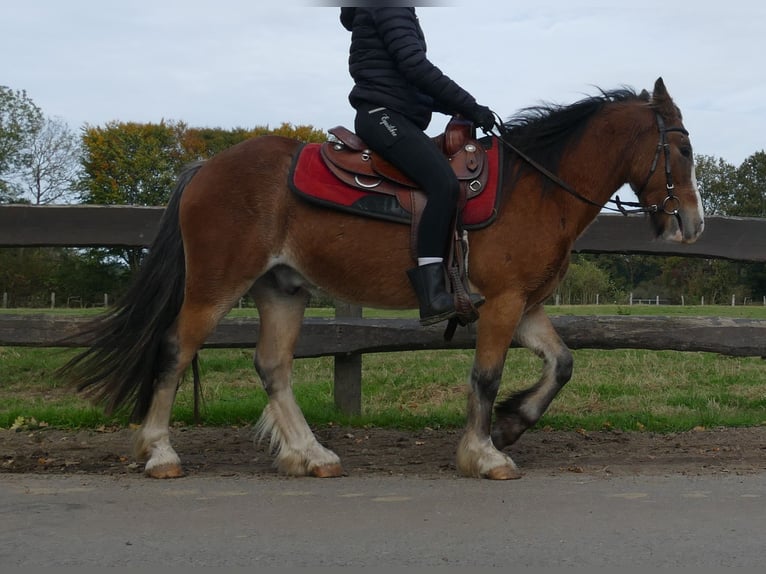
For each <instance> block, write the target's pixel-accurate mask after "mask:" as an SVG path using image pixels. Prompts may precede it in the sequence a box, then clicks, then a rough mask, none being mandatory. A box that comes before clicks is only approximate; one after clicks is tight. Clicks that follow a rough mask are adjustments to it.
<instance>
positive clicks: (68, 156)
mask: <svg viewBox="0 0 766 574" xmlns="http://www.w3.org/2000/svg"><path fill="white" fill-rule="evenodd" d="M79 147H80V143H79V139H78V138H77V136H75V134H74V133H72V131H71V130H70V129H69V126H67V124H66V123H65V122H64V121H63V120H60V119H54V118H46V119H45V120H44V121H43V123H42V125H41V127H40V129H39V130H38V131H37V133H35V134H34V137H33V138H32V141H31V142H30V143H29V148H28V150H27V152H26V153H25V156H26V157H25V159H24V162H23V165H22V166H21V168H20V173H19V175H18V177H17V182H18V186H19V188H20V189H21V190H22V192H23V193H25V195H26V196H27V197H29V198H30V199H31V200H32V203H34V204H35V205H42V204H46V203H66V201H67V200H69V199H71V198H73V197H74V193H75V192H74V186H75V184H76V182H77V175H78V171H79V163H78V161H79V155H80V154H79Z"/></svg>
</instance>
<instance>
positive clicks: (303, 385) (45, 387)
mask: <svg viewBox="0 0 766 574" xmlns="http://www.w3.org/2000/svg"><path fill="white" fill-rule="evenodd" d="M73 353H74V351H73V350H55V349H54V350H50V349H31V348H18V347H0V365H2V371H1V373H2V374H1V375H0V427H3V428H8V427H10V426H11V425H13V424H14V422H16V421H19V420H22V421H25V422H26V423H29V421H31V420H32V419H34V420H35V421H37V422H36V423H35V424H39V423H44V424H47V425H50V426H54V427H63V428H72V427H96V426H100V425H115V424H117V425H124V424H127V418H126V417H125V416H124V415H121V416H117V417H106V416H105V415H103V414H102V413H101V411H100V410H98V409H95V408H93V407H91V406H90V405H89V404H88V403H87V402H86V401H85V400H84V399H82V398H81V397H79V396H78V395H76V394H75V393H73V392H72V391H71V390H70V389H67V388H65V387H62V386H61V383H60V381H58V380H57V379H56V377H55V376H54V371H55V369H56V367H57V366H59V365H61V364H63V362H64V361H65V360H66V359H67V358H68V357H70V356H71V355H72V354H73ZM574 355H575V372H574V376H573V378H572V381H571V382H570V383H569V384H568V385H567V386H566V387H565V388H564V389H563V390H562V392H561V393H560V394H559V396H558V397H557V398H556V400H555V401H554V402H553V404H552V405H551V407H550V408H549V409H548V412H547V413H546V415H545V416H544V417H543V419H542V420H541V421H540V423H539V426H541V427H549V428H552V429H575V428H583V429H587V430H597V429H605V428H607V429H608V428H617V429H623V430H652V431H658V432H669V431H675V430H684V429H690V428H694V427H697V426H704V427H718V426H752V425H760V424H766V376H765V375H766V362H765V361H764V360H762V359H760V358H732V357H724V356H720V355H715V354H710V353H680V352H671V351H667V352H665V351H660V352H657V351H637V350H616V351H595V350H578V351H575V352H574ZM471 360H472V353H471V352H470V351H462V350H459V351H454V350H453V351H418V352H409V353H386V354H370V355H365V357H364V360H363V374H362V380H363V387H362V392H363V406H362V410H363V414H362V416H360V417H347V416H344V415H342V414H340V413H339V412H338V411H336V409H335V407H334V402H333V361H332V359H331V358H328V357H322V358H318V359H300V360H297V361H296V362H295V370H294V385H295V393H296V397H297V400H298V403H299V404H300V405H301V408H302V409H303V411H304V413H305V415H306V418H307V420H308V421H309V423H310V424H312V425H327V424H330V423H332V424H340V425H352V426H367V425H369V426H379V427H398V428H423V427H426V426H428V427H432V428H436V427H459V426H461V425H462V424H463V421H464V411H465V392H466V383H467V379H468V373H469V372H470V366H471ZM201 369H202V380H203V383H204V389H205V390H204V396H205V408H204V414H203V423H204V424H207V425H243V424H251V423H253V422H254V421H256V420H257V419H258V416H259V415H260V412H261V411H262V409H263V407H264V406H265V404H266V394H265V392H264V391H263V390H262V388H261V386H260V383H259V381H258V378H257V376H256V374H255V371H254V369H253V367H252V361H251V353H250V352H248V351H244V350H241V349H205V350H203V351H202V353H201ZM539 371H540V362H539V360H538V359H537V357H535V356H534V355H532V354H531V353H530V352H528V351H526V350H524V349H511V350H510V351H509V355H508V361H507V364H506V367H505V372H504V378H503V386H502V388H501V396H503V395H505V394H507V393H509V392H511V391H513V390H519V389H522V388H525V387H527V386H529V385H530V384H532V383H533V382H534V381H535V380H536V378H537V376H538V375H539ZM192 404H193V402H192V396H191V383H190V381H187V382H186V383H185V384H184V385H182V387H181V391H180V392H179V396H178V399H177V401H176V406H175V409H174V420H175V421H182V422H184V423H186V424H191V423H192V422H193V416H192V414H193V408H192ZM19 417H22V419H19Z"/></svg>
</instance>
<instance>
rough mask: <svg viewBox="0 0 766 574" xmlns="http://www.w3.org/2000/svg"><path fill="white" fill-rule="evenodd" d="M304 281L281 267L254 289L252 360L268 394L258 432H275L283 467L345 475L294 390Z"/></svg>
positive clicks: (279, 464) (277, 463) (315, 473)
mask: <svg viewBox="0 0 766 574" xmlns="http://www.w3.org/2000/svg"><path fill="white" fill-rule="evenodd" d="M300 283H301V281H300V278H299V277H298V276H297V274H295V273H294V272H292V271H290V270H289V269H286V268H281V269H276V270H274V271H272V272H271V273H270V274H268V275H266V276H264V277H262V278H261V279H260V280H258V282H256V284H255V285H254V286H253V288H252V290H251V293H252V295H253V298H254V299H255V303H256V306H257V307H258V313H259V316H260V333H259V336H258V345H257V347H256V351H255V358H254V361H253V362H254V364H255V369H256V371H257V372H258V375H259V376H260V378H261V382H262V383H263V387H264V388H265V389H266V393H267V394H268V396H269V402H268V404H267V405H266V408H265V409H264V411H263V414H262V415H261V418H260V420H259V421H258V425H257V432H258V435H259V437H260V438H265V437H266V436H267V435H271V448H272V450H273V452H274V454H275V456H276V460H275V463H274V465H275V466H276V468H277V469H278V470H279V471H280V472H282V473H284V474H289V475H294V476H304V475H312V476H317V477H322V478H324V477H334V476H340V475H341V474H342V473H343V470H342V468H341V465H340V459H339V458H338V455H336V454H335V453H334V452H332V451H330V450H328V449H326V448H324V447H323V446H322V445H321V444H319V442H318V441H317V440H316V437H315V436H314V433H312V432H311V429H310V428H309V426H308V423H307V422H306V419H305V418H304V416H303V413H302V412H301V410H300V407H299V406H298V404H297V403H296V402H295V396H294V395H293V390H292V381H291V374H292V366H293V351H294V349H295V344H296V342H297V340H298V335H299V333H300V328H301V323H302V321H303V312H304V310H305V307H306V303H307V300H308V293H307V292H306V291H305V289H303V287H301V286H300Z"/></svg>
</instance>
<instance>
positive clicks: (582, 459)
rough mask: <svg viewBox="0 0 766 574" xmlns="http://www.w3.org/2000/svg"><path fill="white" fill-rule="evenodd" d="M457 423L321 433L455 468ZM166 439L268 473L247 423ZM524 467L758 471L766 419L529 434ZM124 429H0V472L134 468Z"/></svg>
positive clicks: (429, 468) (361, 467) (409, 470)
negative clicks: (750, 423) (654, 429)
mask: <svg viewBox="0 0 766 574" xmlns="http://www.w3.org/2000/svg"><path fill="white" fill-rule="evenodd" d="M460 434H461V433H460V431H458V430H424V431H418V432H409V431H401V430H391V429H358V428H339V427H330V428H323V429H319V430H318V431H317V436H318V438H319V440H320V441H321V442H322V443H323V444H325V445H326V446H328V447H329V448H331V449H333V450H334V451H335V452H337V453H338V455H339V456H340V457H341V461H342V462H343V466H344V470H345V472H346V473H347V474H349V475H355V476H360V475H375V474H383V475H407V476H422V477H427V478H436V477H452V476H456V475H457V471H456V468H455V449H456V447H457V443H458V440H459V438H460ZM171 438H172V442H173V445H174V447H175V448H176V450H177V451H178V453H179V455H180V457H181V460H182V462H183V464H184V469H185V471H186V472H187V474H189V475H198V476H216V475H217V476H232V475H242V476H273V475H274V474H275V470H274V469H273V468H272V457H271V456H270V454H269V453H268V450H267V448H266V446H265V445H258V444H255V443H254V441H253V431H252V428H250V427H239V428H211V427H181V428H174V429H172V437H171ZM508 453H509V454H510V455H511V456H512V457H513V458H514V460H515V461H516V463H517V464H518V465H519V466H520V467H521V469H522V471H523V472H525V473H540V472H542V473H545V474H554V475H555V474H559V473H588V474H596V475H601V476H604V477H609V476H618V475H621V476H624V475H630V474H647V475H658V474H660V475H665V474H685V475H686V474H688V475H708V474H717V473H758V472H763V471H766V426H761V427H754V428H744V429H715V430H703V429H700V430H695V431H690V432H683V433H673V434H667V435H659V434H654V433H648V432H630V433H626V432H611V431H610V432H558V431H553V432H546V431H533V432H529V433H527V434H526V435H525V436H523V437H522V438H521V440H520V441H519V442H518V443H517V444H516V445H513V446H512V447H511V448H509V449H508ZM142 470H143V465H142V464H141V463H140V462H137V461H135V460H134V459H133V457H132V455H131V431H129V430H127V429H118V430H110V429H102V430H101V431H95V430H87V431H82V430H81V431H64V430H56V429H37V430H22V431H13V430H0V472H2V473H35V474H101V475H122V474H133V473H140V472H141V471H142Z"/></svg>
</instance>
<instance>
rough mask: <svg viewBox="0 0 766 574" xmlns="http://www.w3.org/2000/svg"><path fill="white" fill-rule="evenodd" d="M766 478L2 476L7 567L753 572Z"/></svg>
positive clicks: (762, 536)
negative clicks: (506, 479)
mask: <svg viewBox="0 0 766 574" xmlns="http://www.w3.org/2000/svg"><path fill="white" fill-rule="evenodd" d="M765 530H766V474H748V475H743V476H736V475H712V476H711V475H707V476H699V477H689V476H680V475H673V476H635V477H612V478H602V477H593V476H589V475H583V474H563V475H561V474H560V475H556V476H550V475H543V474H540V475H537V476H535V475H530V474H528V475H526V476H525V477H524V478H523V479H522V480H518V481H513V482H490V481H480V480H472V479H461V478H445V479H437V480H428V479H422V478H417V477H374V478H354V477H345V478H340V479H331V480H318V479H288V478H276V477H275V478H268V479H263V478H243V477H222V478H211V477H189V478H183V479H180V480H175V481H153V480H149V479H144V478H142V477H141V476H137V475H134V476H122V477H101V476H93V475H72V476H61V475H51V476H42V475H23V474H3V475H0V565H4V566H130V567H140V566H157V565H166V566H229V567H231V566H258V565H260V566H279V567H286V566H293V567H294V566H378V567H381V566H458V565H459V566H472V567H481V566H500V567H506V568H515V567H519V566H618V565H619V566H624V565H631V566H707V567H715V566H750V567H762V566H763V564H764V562H765V561H766V544H765V543H764V541H766V533H765Z"/></svg>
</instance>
